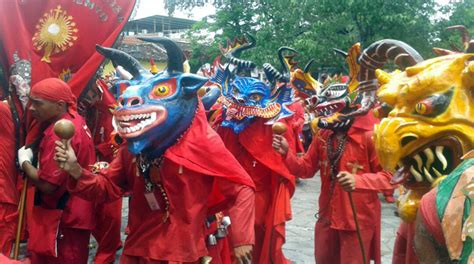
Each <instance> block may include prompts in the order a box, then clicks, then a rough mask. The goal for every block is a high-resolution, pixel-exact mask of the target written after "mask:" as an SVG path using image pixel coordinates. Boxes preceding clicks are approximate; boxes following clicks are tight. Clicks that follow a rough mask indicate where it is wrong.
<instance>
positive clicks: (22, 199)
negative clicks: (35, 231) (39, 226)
mask: <svg viewBox="0 0 474 264" xmlns="http://www.w3.org/2000/svg"><path fill="white" fill-rule="evenodd" d="M27 190H28V177H25V180H24V181H23V188H21V196H20V208H19V209H18V211H19V214H18V226H17V228H16V238H15V247H14V250H13V259H15V260H18V253H19V251H20V239H21V230H22V228H23V219H24V216H25V204H26V192H27Z"/></svg>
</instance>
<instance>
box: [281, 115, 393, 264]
mask: <svg viewBox="0 0 474 264" xmlns="http://www.w3.org/2000/svg"><path fill="white" fill-rule="evenodd" d="M374 123H375V120H374V118H373V117H372V115H371V114H367V115H365V116H361V117H358V118H356V119H355V120H354V124H353V125H352V126H351V127H350V128H349V130H348V132H347V141H346V143H345V149H344V151H343V153H342V156H341V159H340V162H339V166H338V168H337V169H338V170H337V171H339V172H341V171H347V172H350V173H352V172H353V168H352V166H351V164H358V165H362V167H361V168H359V170H358V171H357V173H356V174H357V177H356V178H355V180H356V185H355V188H356V189H355V191H354V192H353V194H352V195H353V199H354V203H355V206H356V208H357V218H358V221H359V226H360V229H361V235H362V240H363V243H364V248H365V253H366V255H367V260H374V261H375V263H381V256H380V218H381V206H380V201H379V198H378V195H377V192H375V191H378V190H380V191H383V190H388V189H392V188H393V187H392V185H391V184H390V179H391V174H389V173H387V172H384V171H382V167H381V166H380V164H379V162H378V160H377V157H376V154H375V149H374V145H373V142H372V138H371V135H372V127H373V124H374ZM333 133H334V132H333V131H332V130H324V131H322V132H321V133H320V135H319V136H315V137H314V138H313V142H312V143H311V146H310V148H309V149H308V152H307V153H306V154H305V156H304V157H303V158H297V157H296V156H295V154H294V152H292V151H291V150H290V152H288V154H287V156H286V159H285V163H286V165H287V166H288V168H289V170H290V171H291V172H292V173H294V174H295V175H296V176H298V177H301V178H310V177H313V176H314V174H315V173H316V172H317V171H318V170H319V171H320V175H321V194H320V196H319V212H318V220H317V222H316V227H315V258H316V262H317V263H344V264H347V263H361V260H362V254H361V250H360V246H359V243H358V240H357V233H356V228H355V222H354V218H353V214H352V210H351V205H350V202H349V195H348V194H347V193H346V192H345V191H344V190H343V189H342V188H341V187H340V185H339V184H337V183H335V182H334V181H336V180H335V179H333V180H331V176H330V164H329V162H328V157H327V145H326V142H328V140H329V137H330V135H331V134H333ZM336 145H337V144H336Z"/></svg>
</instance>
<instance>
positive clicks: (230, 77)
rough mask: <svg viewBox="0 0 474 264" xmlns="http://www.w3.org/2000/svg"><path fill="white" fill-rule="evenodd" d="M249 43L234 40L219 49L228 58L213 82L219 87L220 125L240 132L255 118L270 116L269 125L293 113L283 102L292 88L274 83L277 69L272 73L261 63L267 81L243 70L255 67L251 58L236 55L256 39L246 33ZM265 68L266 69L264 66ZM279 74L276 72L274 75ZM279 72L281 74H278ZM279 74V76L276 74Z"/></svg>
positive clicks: (276, 80)
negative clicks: (220, 95) (221, 115)
mask: <svg viewBox="0 0 474 264" xmlns="http://www.w3.org/2000/svg"><path fill="white" fill-rule="evenodd" d="M247 36H248V37H249V39H250V40H251V42H250V43H248V42H247V40H246V39H245V38H244V39H242V40H238V39H236V40H235V42H234V44H233V45H229V47H227V48H226V49H223V48H222V47H220V48H221V51H222V53H223V54H224V56H225V57H226V58H227V59H228V60H229V63H227V66H226V67H225V69H224V70H223V71H222V70H221V71H217V73H216V76H215V77H214V81H215V82H218V83H220V84H221V86H222V97H221V98H220V99H219V101H220V102H221V103H222V106H223V111H222V112H223V120H224V121H223V122H222V126H224V127H229V128H232V130H233V131H234V133H237V134H238V133H240V132H242V131H243V130H244V129H245V128H246V127H247V126H248V125H249V124H250V123H251V122H252V121H253V120H254V119H255V118H259V117H260V118H265V119H269V120H268V122H267V123H268V124H271V123H273V122H274V121H276V120H278V119H281V118H284V117H287V116H290V115H292V114H293V112H291V111H290V110H289V109H288V108H287V107H286V105H287V104H291V102H292V89H291V87H290V86H288V85H286V83H285V84H281V85H280V84H277V82H278V81H279V80H280V79H281V78H278V76H279V75H278V74H280V73H279V72H278V71H276V70H275V72H273V74H271V73H270V72H269V71H268V69H270V68H271V69H273V70H274V68H273V67H271V66H270V67H267V65H266V64H265V65H264V67H263V68H264V71H265V73H266V75H267V78H268V80H269V82H270V83H269V84H267V83H265V82H263V81H261V80H259V79H257V78H253V77H246V76H241V75H245V73H243V72H245V71H249V70H251V69H253V68H255V64H254V63H253V62H251V61H245V60H241V59H239V58H238V56H239V55H240V53H241V52H242V51H244V50H246V49H249V48H252V47H254V46H255V39H254V38H253V37H252V36H250V35H247ZM267 68H268V69H267ZM277 73H278V74H277ZM280 75H281V74H280ZM279 77H282V76H279Z"/></svg>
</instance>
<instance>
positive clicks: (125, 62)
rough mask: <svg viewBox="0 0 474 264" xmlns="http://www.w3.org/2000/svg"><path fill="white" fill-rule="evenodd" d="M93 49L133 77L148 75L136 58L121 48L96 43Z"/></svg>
mask: <svg viewBox="0 0 474 264" xmlns="http://www.w3.org/2000/svg"><path fill="white" fill-rule="evenodd" d="M95 49H96V50H97V51H98V52H99V53H100V54H102V55H103V56H104V57H106V58H108V59H110V60H111V61H112V64H113V65H114V66H115V65H117V66H118V65H120V66H122V67H123V68H124V69H125V70H127V71H128V72H130V73H131V74H132V76H133V78H135V79H137V78H139V77H141V76H144V75H148V71H147V70H146V69H145V68H143V66H142V65H141V64H140V62H138V60H137V59H135V58H134V57H132V56H130V55H129V54H127V53H125V52H123V51H121V50H118V49H113V48H106V47H102V46H100V45H96V46H95Z"/></svg>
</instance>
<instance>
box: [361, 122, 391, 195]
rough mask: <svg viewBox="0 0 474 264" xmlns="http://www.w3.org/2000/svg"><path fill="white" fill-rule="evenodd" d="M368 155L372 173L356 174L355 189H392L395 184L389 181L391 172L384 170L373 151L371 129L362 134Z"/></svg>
mask: <svg viewBox="0 0 474 264" xmlns="http://www.w3.org/2000/svg"><path fill="white" fill-rule="evenodd" d="M364 139H365V143H366V146H367V154H368V155H369V165H370V171H372V172H373V173H363V174H358V175H356V177H355V188H356V191H384V190H393V189H394V188H395V187H396V186H395V185H392V184H391V183H390V180H391V179H392V174H391V173H389V172H387V171H384V170H383V168H382V166H381V165H380V162H379V160H378V158H377V155H376V153H375V146H374V143H373V140H372V131H368V132H366V133H365V134H364Z"/></svg>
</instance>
